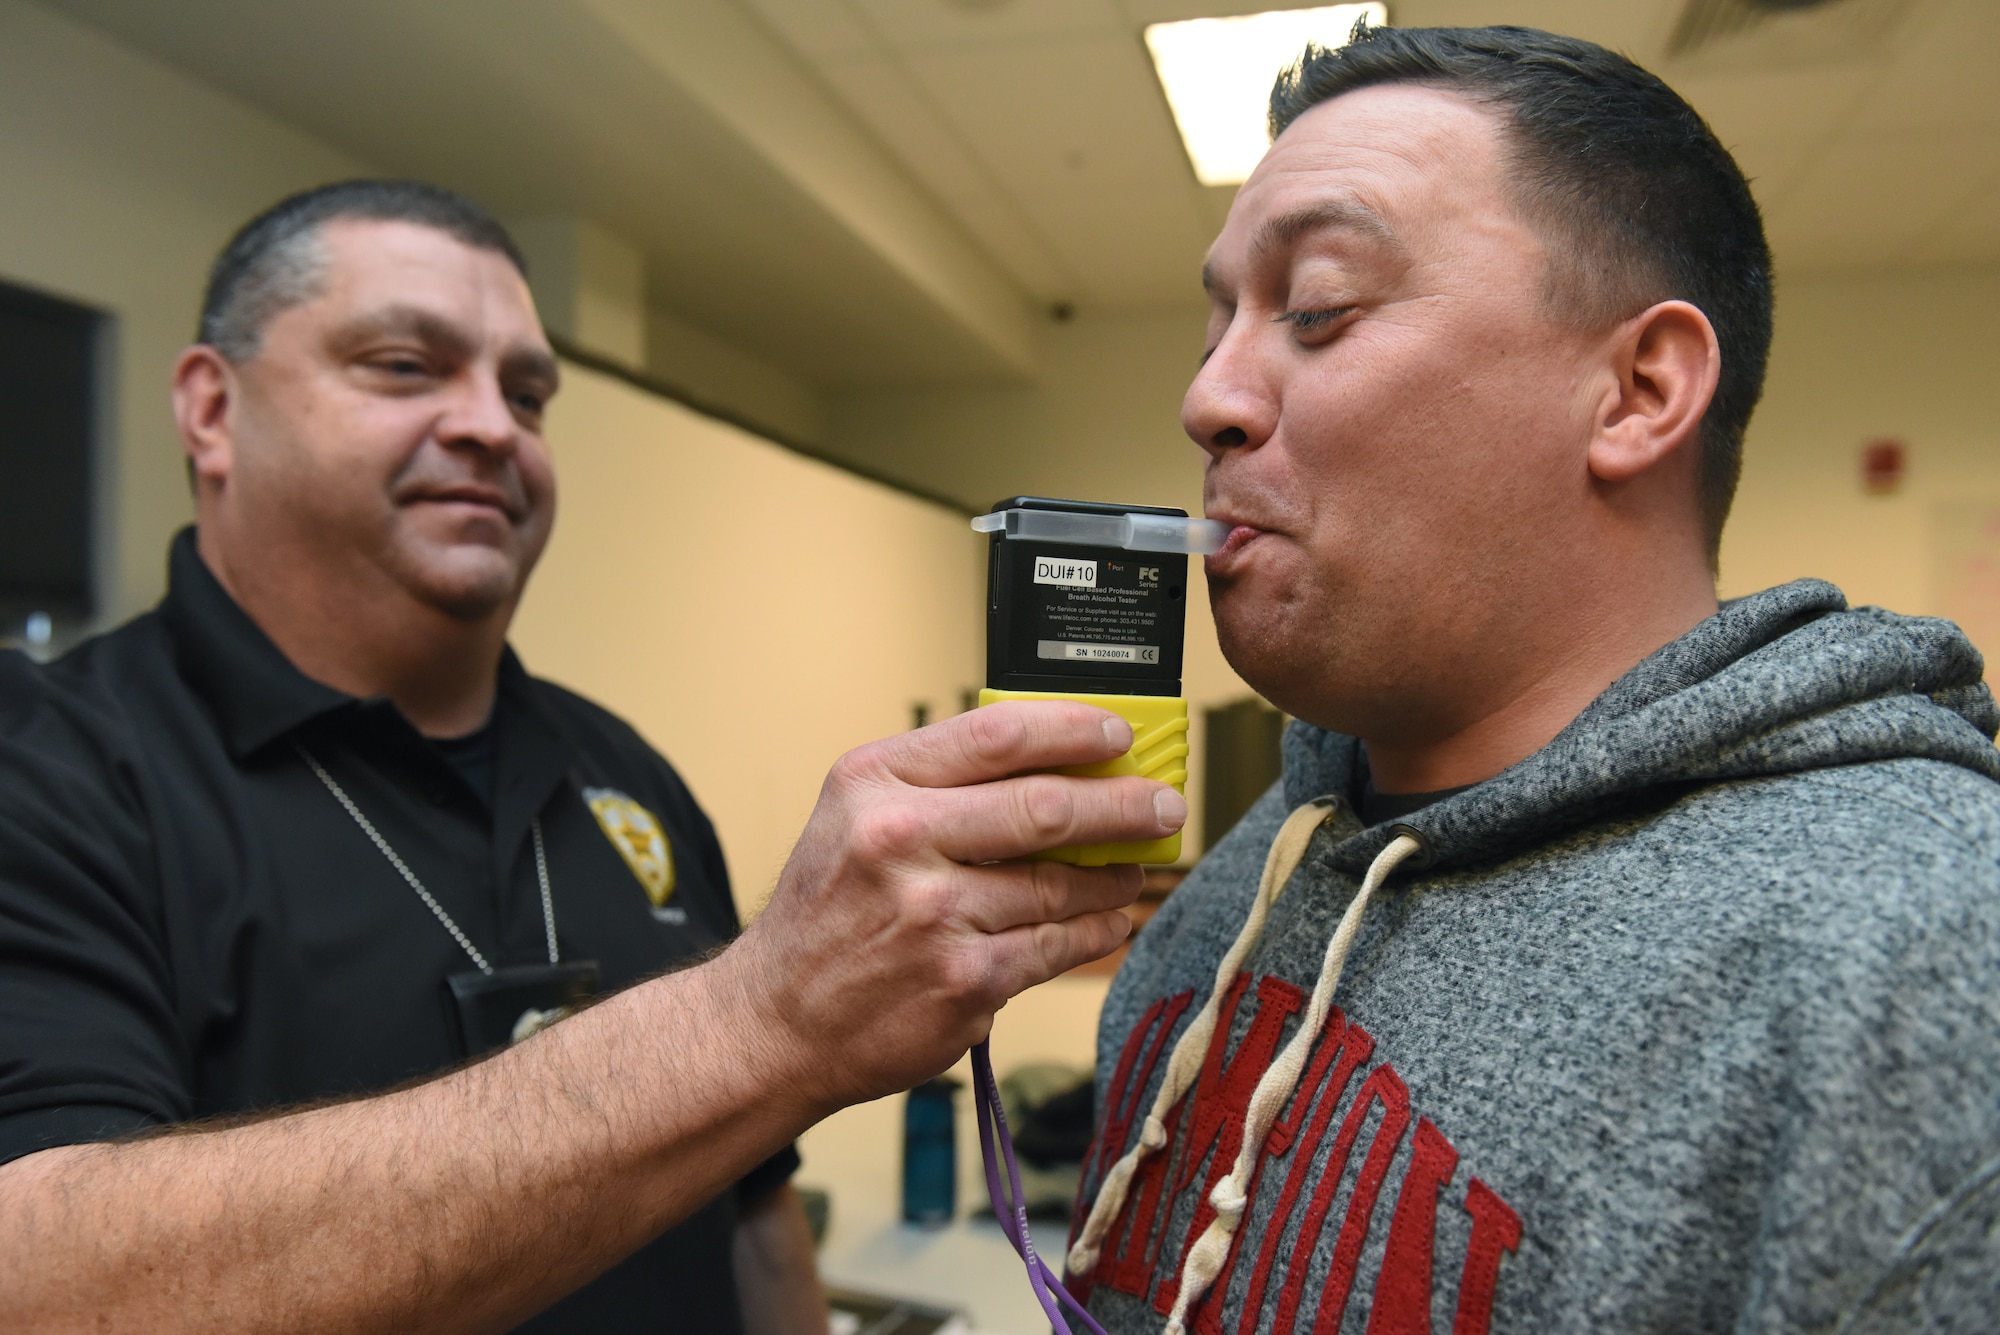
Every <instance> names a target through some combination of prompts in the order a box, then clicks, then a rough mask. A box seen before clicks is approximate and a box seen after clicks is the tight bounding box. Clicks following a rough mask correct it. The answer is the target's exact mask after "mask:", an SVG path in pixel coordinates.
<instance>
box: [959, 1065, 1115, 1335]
mask: <svg viewBox="0 0 2000 1335" xmlns="http://www.w3.org/2000/svg"><path fill="white" fill-rule="evenodd" d="M972 1090H973V1105H974V1107H976V1108H977V1109H978V1111H979V1157H980V1158H981V1159H982V1160H984V1161H985V1164H986V1194H987V1195H988V1197H990V1198H991V1199H992V1201H993V1217H994V1218H995V1219H998V1220H999V1221H1000V1231H1001V1232H1002V1233H1005V1234H1006V1235H1007V1241H1009V1242H1011V1243H1013V1244H1014V1251H1015V1252H1016V1254H1018V1255H1019V1256H1020V1258H1021V1259H1022V1260H1023V1261H1025V1262H1027V1265H1028V1284H1029V1285H1030V1287H1032V1288H1033V1289H1034V1290H1035V1297H1036V1298H1037V1299H1039V1300H1040V1301H1041V1304H1042V1310H1043V1311H1044V1312H1047V1313H1048V1314H1049V1325H1050V1326H1052V1327H1054V1329H1055V1332H1056V1335H1073V1332H1072V1331H1071V1330H1070V1327H1069V1323H1068V1322H1066V1321H1064V1320H1063V1315H1062V1308H1061V1307H1060V1306H1058V1301H1060V1302H1061V1303H1067V1304H1068V1305H1069V1309H1070V1310H1071V1311H1073V1312H1075V1313H1076V1314H1077V1316H1079V1317H1080V1318H1082V1320H1083V1324H1084V1326H1085V1327H1086V1328H1087V1329H1089V1330H1090V1331H1091V1332H1092V1333H1093V1335H1104V1327H1102V1326H1100V1325H1098V1324H1097V1322H1096V1321H1095V1320H1094V1319H1093V1318H1092V1317H1091V1315H1090V1313H1088V1312H1086V1311H1084V1310H1083V1304H1081V1303H1079V1302H1078V1301H1077V1300H1076V1299H1074V1298H1072V1297H1070V1296H1069V1290H1068V1289H1066V1288H1064V1287H1063V1282H1062V1280H1061V1279H1060V1278H1059V1277H1058V1276H1057V1275H1056V1272H1055V1271H1053V1270H1051V1269H1049V1264H1048V1262H1046V1261H1044V1260H1043V1259H1042V1258H1041V1257H1040V1256H1038V1255H1036V1254H1035V1239H1034V1238H1033V1236H1032V1235H1030V1234H1029V1232H1028V1207H1027V1203H1026V1201H1025V1199H1024V1198H1023V1196H1022V1194H1021V1169H1020V1166H1019V1165H1017V1164H1016V1163H1015V1162H1014V1137H1013V1136H1012V1135H1010V1134H1009V1133H1008V1131H1007V1110H1006V1109H1005V1108H1004V1107H1002V1106H1001V1104H1000V1086H999V1085H998V1084H997V1083H995V1081H994V1079H993V1056H992V1054H991V1053H990V1052H988V1051H987V1048H986V1044H984V1043H981V1044H979V1046H977V1047H975V1048H974V1049H973V1050H972ZM1002 1160H1005V1161H1006V1164H1007V1181H1006V1183H1005V1184H1002V1182H1001V1181H1000V1162H1001V1161H1002ZM1007 1187H1012V1188H1013V1193H1014V1194H1013V1197H1012V1199H1011V1200H1010V1199H1009V1198H1008V1195H1007V1191H1006V1188H1007Z"/></svg>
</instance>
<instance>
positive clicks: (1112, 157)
mask: <svg viewBox="0 0 2000 1335" xmlns="http://www.w3.org/2000/svg"><path fill="white" fill-rule="evenodd" d="M909 69H910V72H911V73H912V75H914V76H915V78H916V79H917V81H918V82H919V83H920V84H922V85H923V86H924V87H925V88H926V90H927V91H928V92H929V93H930V94H931V97H932V100H933V101H935V102H936V103H937V104H938V105H939V106H940V107H942V108H943V109H944V111H945V113H946V114H947V115H948V116H950V117H951V118H952V120H953V123H954V124H955V125H956V127H957V129H958V130H959V132H960V133H961V135H962V136H963V137H964V138H965V139H966V141H967V142H968V143H970V144H972V145H973V147H974V148H975V149H976V150H977V151H978V152H979V153H980V154H981V156H982V157H984V158H985V159H986V161H987V162H988V163H990V164H991V166H992V167H993V168H994V170H995V171H996V172H997V173H998V174H999V176H1000V177H1001V179H1003V180H1005V181H1007V182H1009V183H1010V184H1012V185H1013V187H1014V188H1015V190H1016V192H1017V193H1018V194H1020V195H1022V196H1032V195H1037V194H1045V193H1051V192H1055V193H1064V194H1068V193H1073V192H1076V191H1092V190H1107V189H1113V188H1118V187H1123V186H1129V185H1132V184H1137V183H1144V184H1147V185H1159V184H1163V183H1172V184H1176V185H1179V186H1182V187H1184V188H1185V189H1186V190H1187V191H1188V192H1189V193H1190V195H1191V193H1192V191H1193V190H1194V189H1195V188H1196V187H1195V186H1194V174H1193V170H1192V169H1191V168H1190V167H1189V166H1188V162H1187V155H1186V154H1185V153H1183V152H1182V151H1181V145H1180V138H1179V136H1178V135H1177V134H1176V133H1175V132H1174V128H1173V120H1172V117H1171V115H1170V114H1169V113H1168V111H1167V106H1166V100H1165V98H1164V97H1163V96H1162V95H1161V93H1160V90H1159V85H1158V84H1157V83H1156V82H1155V80H1154V78H1153V72H1152V66H1151V65H1150V64H1149V63H1148V62H1147V59H1146V56H1145V52H1144V48H1143V47H1142V45H1141V44H1140V41H1139V39H1138V38H1137V37H1136V36H1119V37H1113V38H1092V39H1088V40H1068V41H1060V42H1057V41H1047V42H1038V43H1020V44H1013V45H1008V46H1002V47H994V48H990V49H987V50H983V51H933V52H928V53H925V54H923V55H921V56H917V57H913V58H912V59H911V60H910V61H909Z"/></svg>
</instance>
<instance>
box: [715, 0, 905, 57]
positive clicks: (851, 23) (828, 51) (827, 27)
mask: <svg viewBox="0 0 2000 1335" xmlns="http://www.w3.org/2000/svg"><path fill="white" fill-rule="evenodd" d="M741 3H742V4H743V6H744V7H745V8H746V9H748V10H750V11H751V12H752V13H754V14H755V15H756V16H757V17H758V18H760V19H762V20H764V22H765V24H766V25H768V26H769V27H770V29H771V30H772V32H774V33H775V34H776V35H777V36H778V38H779V39H780V40H782V41H783V42H784V43H785V44H786V45H787V46H789V47H791V48H792V50H793V51H794V52H796V53H797V54H798V55H800V56H803V57H804V58H805V59H806V61H807V62H808V63H812V62H816V61H819V60H823V59H826V58H829V57H839V56H854V55H862V54H865V53H868V52H871V51H875V50H878V49H879V45H878V43H877V41H876V38H875V31H874V29H873V28H871V27H869V25H868V24H867V23H866V22H864V21H863V20H862V19H861V18H860V16H859V15H857V14H856V13H855V12H854V10H853V8H852V7H851V6H850V4H849V0H741Z"/></svg>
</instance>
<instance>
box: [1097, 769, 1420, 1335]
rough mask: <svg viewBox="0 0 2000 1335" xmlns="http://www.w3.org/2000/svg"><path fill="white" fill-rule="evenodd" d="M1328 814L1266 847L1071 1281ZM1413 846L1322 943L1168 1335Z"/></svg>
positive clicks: (1308, 809)
mask: <svg viewBox="0 0 2000 1335" xmlns="http://www.w3.org/2000/svg"><path fill="white" fill-rule="evenodd" d="M1332 810H1333V808H1332V806H1331V804H1329V803H1327V802H1324V801H1314V802H1309V803H1307V804H1306V805H1304V806H1302V807H1300V808H1299V809H1298V810H1296V811H1294V812H1293V813H1292V814H1291V815H1290V816H1288V817H1286V818H1285V823H1284V825H1282V826H1281V827H1279V830H1278V837H1277V838H1276V839H1274V840H1273V841H1272V843H1271V851H1270V854H1269V855H1268V856H1267V857H1266V858H1265V859H1264V874H1263V876H1262V877H1261V878H1260V879H1259V880H1258V883H1257V896H1256V898H1255V899H1254V900H1252V901H1251V904H1250V912H1249V913H1248V915H1246V916H1245V918H1244V920H1243V927H1242V929H1241V930H1240V931H1238V932H1237V934H1236V940H1235V942H1234V943H1233V944H1232V945H1231V946H1230V947H1229V950H1228V951H1227V952H1226V953H1225V954H1224V955H1223V957H1222V962H1221V964H1220V965H1218V966H1217V968H1216V971H1215V986H1214V987H1213V988H1211V989H1210V990H1209V994H1208V1000H1207V1001H1206V1002H1204V1003H1203V1004H1202V1008H1201V1010H1200V1012H1199V1013H1197V1014H1196V1015H1195V1017H1194V1020H1193V1022H1192V1023H1190V1024H1189V1025H1188V1027H1187V1029H1186V1030H1184V1031H1183V1032H1182V1034H1181V1036H1180V1039H1179V1040H1178V1041H1177V1042H1176V1043H1175V1044H1174V1050H1173V1054H1172V1055H1171V1056H1170V1057H1169V1058H1168V1059H1167V1073H1166V1076H1165V1078H1164V1079H1163V1080H1162V1081H1161V1084H1160V1089H1159V1092H1158V1093H1157V1094H1156V1095H1154V1097H1153V1106H1152V1107H1151V1109H1149V1110H1148V1112H1147V1114H1146V1120H1145V1123H1144V1125H1143V1126H1142V1128H1141V1129H1140V1133H1139V1141H1138V1144H1136V1145H1134V1146H1133V1147H1132V1148H1131V1149H1130V1150H1128V1151H1126V1152H1125V1154H1124V1155H1123V1157H1121V1158H1120V1159H1119V1160H1118V1162H1117V1163H1115V1164H1113V1165H1112V1166H1111V1171H1110V1172H1108V1173H1106V1174H1105V1176H1104V1183H1103V1186H1102V1187H1100V1188H1099V1190H1098V1193H1097V1199H1096V1200H1095V1201H1094V1202H1093V1203H1092V1204H1091V1207H1090V1214H1089V1216H1088V1217H1087V1218H1086V1219H1085V1220H1084V1224H1083V1229H1082V1231H1081V1232H1079V1233H1078V1235H1077V1240H1076V1245H1075V1246H1073V1247H1071V1248H1070V1251H1069V1256H1068V1258H1067V1267H1068V1270H1069V1272H1070V1273H1071V1274H1072V1275H1081V1274H1086V1273H1088V1272H1089V1271H1090V1270H1091V1269H1092V1268H1093V1267H1094V1266H1096V1264H1097V1259H1098V1255H1099V1253H1100V1251H1101V1249H1102V1247H1103V1243H1104V1235H1105V1233H1106V1232H1108V1231H1109V1229H1110V1227H1111V1224H1112V1221H1113V1220H1115V1219H1116V1218H1117V1217H1118V1212H1119V1211H1120V1210H1121V1209H1123V1208H1124V1205H1125V1198H1126V1195H1127V1193H1128V1192H1129V1191H1130V1189H1131V1185H1132V1178H1133V1176H1134V1175H1135V1174H1136V1173H1137V1171H1138V1168H1139V1163H1140V1161H1141V1160H1143V1159H1144V1158H1145V1157H1146V1156H1147V1155H1149V1154H1151V1153H1153V1152H1154V1151H1156V1150H1158V1149H1160V1148H1161V1147H1162V1146H1164V1145H1165V1144H1166V1143H1167V1128H1166V1120H1165V1119H1166V1117H1167V1114H1168V1113H1169V1112H1170V1111H1172V1109H1173V1106H1174V1104H1175V1103H1177V1102H1179V1101H1180V1098H1181V1096H1182V1095H1183V1094H1185V1093H1187V1091H1188V1089H1189V1087H1190V1086H1192V1085H1193V1084H1194V1082H1195V1079H1196V1077H1197V1076H1198V1075H1199V1074H1200V1072H1201V1065H1202V1062H1203V1060H1204V1059H1205V1058H1206V1057H1207V1055H1208V1046H1209V1042H1210V1040H1211V1039H1212V1038H1213V1037H1214V1035H1215V1024H1216V1016H1217V1013H1218V1011H1219V1010H1220V1008H1221V1005H1222V998H1223V995H1224V993H1225V992H1227V991H1228V989H1229V984H1230V983H1231V982H1232V981H1233V980H1234V979H1235V977H1236V973H1237V970H1238V969H1239V968H1241V967H1242V964H1243V961H1244V960H1245V959H1246V958H1247V957H1248V956H1249V954H1250V952H1251V950H1253V949H1254V948H1255V947H1256V945H1257V942H1258V940H1259V939H1260V938H1261V937H1262V936H1263V934H1264V921H1265V919H1266V918H1267V917H1269V915H1270V911H1271V905H1272V904H1273V903H1275V902H1276V901H1277V898H1278V896H1279V895H1281V894H1283V893H1284V889H1285V885H1286V883H1287V882H1289V881H1290V880H1291V879H1292V873H1293V872H1295V871H1297V870H1298V867H1299V863H1301V862H1302V861H1304V860H1305V855H1306V849H1307V847H1308V846H1309V845H1310V844H1311V842H1312V837H1313V834H1314V832H1315V831H1317V830H1318V829H1319V827H1320V825H1321V824H1322V823H1323V822H1324V821H1325V820H1326V818H1327V816H1328V814H1330V813H1331V811H1332ZM1420 847H1421V845H1419V844H1418V842H1417V841H1416V839H1414V838H1412V837H1411V836H1410V835H1407V834H1401V835H1397V836H1396V837H1395V838H1394V839H1392V840H1390V841H1389V844H1388V846H1387V847H1385V848H1384V849H1383V850H1382V851H1381V852H1380V853H1378V854H1376V856H1375V860H1374V862H1372V863H1371V864H1369V867H1368V874H1367V875H1366V876H1364V877H1363V878H1362V881H1361V888H1360V889H1359V890H1357V891H1356V892H1355V895H1354V899H1353V901H1352V902H1350V903H1349V904H1348V906H1347V911H1346V912H1345V913H1344V914H1342V915H1341V919H1340V925H1339V926H1338V927H1337V928H1335V929H1334V933H1333V939H1332V940H1331V941H1329V942H1328V943H1327V947H1326V957H1325V959H1324V960H1323V961H1322V962H1321V964H1320V972H1319V981H1318V982H1317V983H1315V984H1314V986H1313V992H1312V999H1311V1001H1310V1002H1308V1003H1307V1006H1306V1013H1305V1015H1304V1016H1303V1017H1302V1018H1301V1020H1300V1023H1299V1027H1298V1029H1297V1030H1296V1031H1295V1032H1294V1033H1293V1035H1292V1038H1291V1041H1290V1042H1289V1043H1287V1044H1286V1045H1285V1048H1284V1050H1283V1051H1282V1052H1281V1053H1280V1054H1279V1055H1278V1058H1277V1060H1276V1061H1274V1062H1272V1063H1271V1066H1270V1069H1268V1070H1267V1071H1265V1072H1264V1075H1263V1077H1262V1078H1261V1079H1260V1080H1258V1082H1257V1088H1256V1090H1255V1091H1254V1092H1253V1093H1252V1094H1251V1096H1250V1106H1249V1107H1248V1108H1247V1109H1246V1110H1245V1111H1244V1115H1243V1138H1242V1142H1241V1146H1242V1147H1241V1149H1239V1150H1238V1151H1237V1155H1236V1162H1235V1163H1234V1164H1233V1165H1232V1166H1231V1168H1230V1170H1229V1174H1228V1175H1227V1176H1226V1177H1224V1178H1223V1179H1222V1180H1221V1181H1219V1182H1217V1183H1216V1185H1215V1190H1214V1191H1213V1192H1211V1193H1210V1194H1209V1204H1211V1205H1213V1206H1214V1207H1215V1219H1214V1221H1213V1222H1211V1223H1210V1224H1209V1226H1208V1228H1207V1229H1206V1230H1205V1231H1204V1232H1203V1233H1202V1235H1201V1237H1200V1238H1198V1239H1197V1240H1196V1241H1195V1244H1194V1246H1193V1247H1192V1248H1190V1249H1189V1251H1188V1259H1187V1264H1186V1265H1185V1266H1184V1267H1183V1268H1182V1270H1181V1277H1180V1292H1179V1294H1178V1295H1177V1297H1176V1298H1175V1301H1174V1310H1173V1313H1172V1315H1171V1316H1170V1317H1169V1318H1168V1320H1167V1335H1183V1332H1184V1331H1185V1329H1186V1327H1185V1321H1186V1317H1187V1312H1188V1308H1189V1307H1191V1306H1192V1305H1193V1304H1194V1303H1195V1302H1197V1301H1199V1300H1200V1298H1201V1296H1202V1295H1203V1294H1204V1293H1206V1292H1207V1291H1208V1286H1209V1285H1210V1284H1212V1283H1214V1282H1215V1277H1216V1275H1217V1274H1218V1273H1219V1272H1220V1271H1221V1269H1222V1263H1223V1261H1224V1260H1225V1259H1227V1257H1228V1255H1229V1244H1230V1239H1231V1238H1232V1237H1233V1236H1234V1235H1235V1232H1236V1226H1237V1225H1238V1224H1239V1223H1240V1222H1241V1221H1242V1218H1243V1211H1244V1207H1245V1206H1246V1205H1247V1204H1248V1201H1247V1198H1246V1196H1245V1193H1246V1192H1247V1191H1248V1189H1249V1180H1250V1174H1251V1170H1252V1167H1253V1166H1254V1165H1255V1163H1256V1161H1257V1155H1258V1152H1259V1149H1260V1147H1261V1146H1262V1145H1263V1143H1264V1138H1265V1136H1266V1135H1268V1134H1269V1133H1270V1130H1271V1125H1272V1123H1274V1122H1275V1121H1277V1119H1278V1113H1279V1112H1280V1111H1281V1110H1282V1109H1283V1108H1284V1106H1285V1104H1286V1102H1287V1101H1289V1100H1290V1098H1291V1096H1292V1091H1293V1089H1294V1088H1295V1087H1296V1086H1297V1084H1298V1081H1299V1075H1300V1073H1301V1072H1303V1071H1304V1069H1305V1063H1306V1057H1307V1055H1308V1054H1309V1053H1310V1051H1311V1049H1312V1044H1313V1040H1314V1039H1315V1038H1316V1037H1317V1036H1318V1034H1319V1031H1320V1027H1321V1026H1322V1025H1323V1024H1324V1023H1325V1022H1326V1012H1327V1010H1328V1008H1329V1007H1331V1006H1332V1004H1333V992H1334V989H1335V988H1336V987H1337V986H1338V985H1339V983H1340V971H1341V969H1342V967H1343V966H1344V965H1345V964H1346V963H1347V952H1348V951H1349V950H1350V949H1351V948H1352V947H1353V945H1354V937H1355V934H1356V933H1357V932H1359V931H1360V929H1361V915H1362V914H1363V913H1364V912H1365V911H1366V910H1367V907H1368V901H1369V899H1370V898H1371V897H1372V896H1373V895H1374V893H1375V891H1376V889H1377V888H1378V887H1379V886H1380V885H1381V884H1382V882H1383V881H1384V880H1386V879H1388V876H1389V873H1391V872H1392V871H1394V870H1395V869H1396V867H1397V866H1398V865H1399V864H1401V863H1402V862H1403V860H1404V859H1405V858H1408V857H1409V856H1410V855H1411V854H1412V853H1415V852H1417V851H1418V849H1419V848H1420Z"/></svg>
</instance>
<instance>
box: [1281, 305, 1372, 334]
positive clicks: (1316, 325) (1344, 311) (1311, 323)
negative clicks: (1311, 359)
mask: <svg viewBox="0 0 2000 1335" xmlns="http://www.w3.org/2000/svg"><path fill="white" fill-rule="evenodd" d="M1355 309H1356V308H1355V307H1353V306H1323V307H1320V308H1319V309H1317V310H1303V311H1286V312H1285V313H1284V314H1283V315H1280V316H1278V317H1277V318H1276V319H1275V320H1273V321H1272V322H1271V323H1273V324H1288V325H1290V326H1291V327H1292V328H1294V329H1296V330H1298V332H1300V333H1301V334H1310V333H1313V332H1314V331H1316V330H1321V329H1324V328H1326V327H1327V326H1328V325H1331V324H1335V323H1337V322H1338V321H1340V320H1342V319H1344V318H1346V317H1347V316H1349V315H1352V314H1353V313H1354V311H1355Z"/></svg>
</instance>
